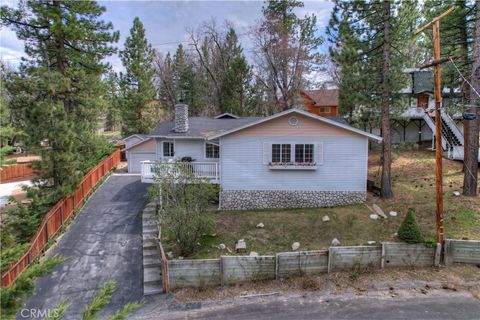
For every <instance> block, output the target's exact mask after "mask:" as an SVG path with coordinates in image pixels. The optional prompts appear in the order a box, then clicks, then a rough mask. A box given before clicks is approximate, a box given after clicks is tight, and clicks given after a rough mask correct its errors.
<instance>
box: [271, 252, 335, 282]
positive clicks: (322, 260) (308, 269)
mask: <svg viewBox="0 0 480 320" xmlns="http://www.w3.org/2000/svg"><path fill="white" fill-rule="evenodd" d="M327 271H328V250H320V251H300V252H282V253H277V270H276V274H275V277H276V279H279V278H284V277H289V276H292V275H299V274H302V273H303V274H316V273H322V272H327Z"/></svg>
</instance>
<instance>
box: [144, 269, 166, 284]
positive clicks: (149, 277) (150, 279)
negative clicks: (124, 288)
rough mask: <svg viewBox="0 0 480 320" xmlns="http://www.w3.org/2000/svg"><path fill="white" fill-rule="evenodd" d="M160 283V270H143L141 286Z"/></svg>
mask: <svg viewBox="0 0 480 320" xmlns="http://www.w3.org/2000/svg"><path fill="white" fill-rule="evenodd" d="M158 282H160V283H161V282H162V274H161V269H160V268H159V267H156V266H152V267H146V268H144V269H143V284H147V283H158Z"/></svg>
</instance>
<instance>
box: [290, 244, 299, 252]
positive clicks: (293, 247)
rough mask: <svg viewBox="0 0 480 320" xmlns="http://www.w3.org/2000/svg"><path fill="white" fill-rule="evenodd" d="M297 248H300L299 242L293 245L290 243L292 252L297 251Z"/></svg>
mask: <svg viewBox="0 0 480 320" xmlns="http://www.w3.org/2000/svg"><path fill="white" fill-rule="evenodd" d="M298 248H300V242H294V243H292V250H293V251H296V250H298Z"/></svg>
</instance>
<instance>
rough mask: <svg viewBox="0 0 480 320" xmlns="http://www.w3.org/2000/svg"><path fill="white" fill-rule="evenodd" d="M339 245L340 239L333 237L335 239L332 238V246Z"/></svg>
mask: <svg viewBox="0 0 480 320" xmlns="http://www.w3.org/2000/svg"><path fill="white" fill-rule="evenodd" d="M339 245H340V241H338V239H337V238H333V240H332V246H334V247H337V246H339Z"/></svg>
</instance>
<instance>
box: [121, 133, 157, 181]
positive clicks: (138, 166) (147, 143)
mask: <svg viewBox="0 0 480 320" xmlns="http://www.w3.org/2000/svg"><path fill="white" fill-rule="evenodd" d="M126 142H127V143H126V145H127V148H126V155H127V161H128V172H130V173H140V172H141V170H142V161H146V160H149V161H155V160H156V159H157V156H156V143H155V139H153V138H149V137H145V139H143V140H140V141H138V140H137V141H135V143H133V144H130V145H129V143H128V141H126Z"/></svg>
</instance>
